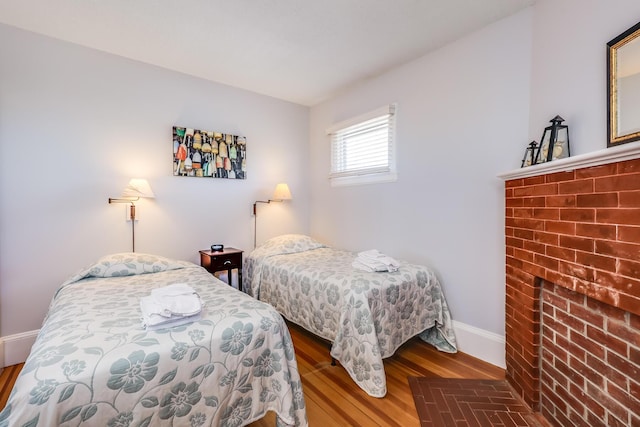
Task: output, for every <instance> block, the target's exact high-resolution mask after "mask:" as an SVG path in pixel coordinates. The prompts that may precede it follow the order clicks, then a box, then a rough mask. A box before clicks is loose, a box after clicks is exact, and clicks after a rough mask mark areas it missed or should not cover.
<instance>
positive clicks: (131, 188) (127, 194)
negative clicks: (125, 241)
mask: <svg viewBox="0 0 640 427" xmlns="http://www.w3.org/2000/svg"><path fill="white" fill-rule="evenodd" d="M141 197H144V198H148V199H153V198H154V197H155V194H153V190H151V186H150V185H149V182H148V181H147V180H146V179H138V178H134V179H132V180H131V181H129V184H127V186H126V187H125V188H124V190H122V196H120V197H117V198H116V197H109V203H131V206H129V217H130V218H131V252H135V251H136V205H135V203H134V202H137V201H138V200H140V198H141Z"/></svg>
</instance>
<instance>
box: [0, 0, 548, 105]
mask: <svg viewBox="0 0 640 427" xmlns="http://www.w3.org/2000/svg"><path fill="white" fill-rule="evenodd" d="M534 1H535V0H313V1H312V0H180V1H178V0H102V1H100V0H0V22H2V23H5V24H8V25H12V26H15V27H19V28H23V29H26V30H30V31H33V32H37V33H41V34H45V35H47V36H51V37H55V38H58V39H61V40H66V41H69V42H72V43H76V44H79V45H83V46H87V47H91V48H95V49H98V50H102V51H105V52H109V53H113V54H116V55H120V56H123V57H126V58H131V59H135V60H138V61H142V62H146V63H149V64H154V65H157V66H160V67H164V68H168V69H171V70H176V71H180V72H183V73H187V74H190V75H193V76H197V77H202V78H204V79H208V80H212V81H216V82H220V83H224V84H228V85H231V86H235V87H239V88H244V89H247V90H250V91H253V92H257V93H261V94H265V95H269V96H273V97H276V98H280V99H284V100H287V101H291V102H295V103H299V104H303V105H314V104H316V103H318V102H320V101H322V100H324V99H326V98H328V97H330V96H331V95H333V94H336V93H338V92H339V91H340V90H341V89H344V88H346V87H348V86H350V85H353V84H355V83H357V82H358V81H361V80H363V79H367V78H370V77H372V76H376V75H378V74H380V73H383V72H384V71H386V70H388V69H390V68H393V67H394V66H397V65H399V64H403V63H406V62H408V61H411V60H413V59H415V58H418V57H420V56H423V55H424V54H426V53H427V52H429V51H432V50H434V49H437V48H438V47H440V46H443V45H445V44H447V43H449V42H451V41H454V40H456V39H458V38H460V37H463V36H464V35H467V34H469V33H471V32H473V31H475V30H477V29H480V28H482V27H483V26H486V25H488V24H490V23H492V22H494V21H497V20H499V19H501V18H504V17H506V16H508V15H511V14H513V13H515V12H517V11H519V10H521V9H523V8H525V7H527V6H529V5H531V4H532V3H533V2H534ZM5 59H6V58H5Z"/></svg>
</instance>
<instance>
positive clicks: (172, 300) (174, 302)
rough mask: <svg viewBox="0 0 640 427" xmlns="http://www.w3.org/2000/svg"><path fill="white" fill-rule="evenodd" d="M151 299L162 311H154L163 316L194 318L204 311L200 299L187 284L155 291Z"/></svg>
mask: <svg viewBox="0 0 640 427" xmlns="http://www.w3.org/2000/svg"><path fill="white" fill-rule="evenodd" d="M151 297H152V298H153V300H154V301H155V302H156V304H157V307H158V308H160V310H161V311H152V313H158V314H160V315H162V316H167V317H168V316H174V315H179V316H192V315H194V314H197V313H199V312H200V310H201V309H202V303H201V301H200V297H199V296H198V294H197V293H196V291H194V290H193V288H192V287H191V286H189V285H187V284H186V283H175V284H173V285H169V286H164V287H162V288H157V289H153V290H152V291H151Z"/></svg>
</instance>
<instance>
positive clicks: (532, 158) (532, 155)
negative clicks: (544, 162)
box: [520, 141, 538, 168]
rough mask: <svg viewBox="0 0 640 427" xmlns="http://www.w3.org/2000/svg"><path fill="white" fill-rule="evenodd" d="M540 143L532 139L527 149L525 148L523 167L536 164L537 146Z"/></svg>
mask: <svg viewBox="0 0 640 427" xmlns="http://www.w3.org/2000/svg"><path fill="white" fill-rule="evenodd" d="M537 146H538V143H537V142H536V141H531V142H530V143H529V145H528V146H527V149H526V150H524V157H523V158H522V164H521V165H520V167H521V168H524V167H527V166H532V165H535V164H536V147H537Z"/></svg>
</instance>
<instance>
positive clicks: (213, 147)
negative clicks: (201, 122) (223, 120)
mask: <svg viewBox="0 0 640 427" xmlns="http://www.w3.org/2000/svg"><path fill="white" fill-rule="evenodd" d="M246 157H247V140H246V138H245V137H244V136H237V135H231V134H228V133H226V134H225V133H220V132H211V131H204V130H200V129H191V128H183V127H176V126H174V127H173V174H174V175H175V176H197V177H204V178H228V179H245V178H246V169H247V168H246Z"/></svg>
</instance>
